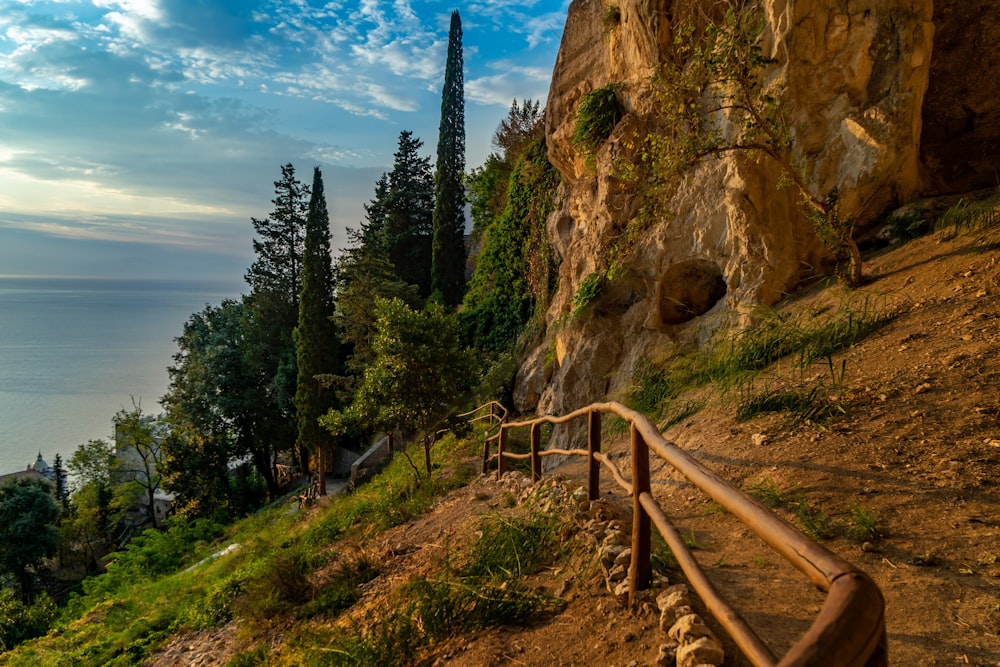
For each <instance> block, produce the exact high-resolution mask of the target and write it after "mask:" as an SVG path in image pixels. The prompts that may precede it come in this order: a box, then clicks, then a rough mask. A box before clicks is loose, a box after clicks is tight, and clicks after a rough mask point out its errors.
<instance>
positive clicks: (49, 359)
mask: <svg viewBox="0 0 1000 667" xmlns="http://www.w3.org/2000/svg"><path fill="white" fill-rule="evenodd" d="M244 288H245V284H243V283H241V282H237V281H228V282H224V281H196V280H132V279H107V278H62V277H60V278H55V277H45V278H39V277H0V474H6V473H10V472H15V471H17V470H23V469H24V468H25V467H26V466H27V465H29V464H32V463H34V462H35V459H36V457H37V456H38V454H39V453H41V455H42V457H43V458H44V460H45V461H46V462H47V463H48V464H49V465H51V464H52V462H53V459H54V458H55V456H56V454H60V455H61V456H62V459H63V461H68V460H69V458H70V457H71V456H72V455H73V452H74V451H75V450H76V448H77V447H78V446H79V445H80V444H82V443H85V442H87V441H89V440H93V439H108V440H110V439H112V433H113V426H112V418H113V417H114V415H115V414H116V413H117V412H118V411H120V410H122V409H127V410H130V409H132V407H133V406H134V405H137V406H139V407H141V408H142V410H143V412H144V413H146V414H154V415H156V414H159V413H160V412H161V407H160V404H159V401H160V398H161V397H162V396H163V395H164V394H165V393H166V391H167V386H168V382H169V376H168V374H167V367H168V366H170V365H171V364H172V363H173V356H174V354H176V353H177V349H178V348H177V343H176V340H175V339H176V338H177V337H178V336H179V335H180V334H181V333H182V331H183V328H184V323H185V322H186V321H187V320H188V319H189V318H190V316H191V315H192V314H193V313H196V312H199V311H201V310H203V309H204V308H205V306H206V305H218V304H220V303H221V302H222V301H223V299H226V298H239V296H240V294H241V293H242V292H243V289H244Z"/></svg>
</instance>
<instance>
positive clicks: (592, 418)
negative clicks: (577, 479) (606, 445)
mask: <svg viewBox="0 0 1000 667" xmlns="http://www.w3.org/2000/svg"><path fill="white" fill-rule="evenodd" d="M587 449H588V450H589V455H588V456H587V460H588V461H589V462H590V468H589V470H588V475H587V490H588V491H589V497H590V499H591V500H597V499H598V498H600V497H601V462H600V461H598V460H597V459H595V458H594V454H597V453H598V452H600V451H601V413H600V412H598V411H597V410H592V411H591V412H590V413H589V414H588V415H587Z"/></svg>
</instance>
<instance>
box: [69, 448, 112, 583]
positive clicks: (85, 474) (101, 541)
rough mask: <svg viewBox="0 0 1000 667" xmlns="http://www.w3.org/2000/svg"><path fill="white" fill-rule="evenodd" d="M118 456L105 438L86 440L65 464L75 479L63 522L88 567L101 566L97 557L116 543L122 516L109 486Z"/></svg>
mask: <svg viewBox="0 0 1000 667" xmlns="http://www.w3.org/2000/svg"><path fill="white" fill-rule="evenodd" d="M117 467H118V459H117V458H115V448H114V445H112V444H111V443H109V442H108V441H107V440H89V441H87V442H85V443H83V444H82V445H80V446H78V447H77V448H76V451H74V452H73V455H72V456H71V457H70V460H69V463H68V468H69V471H70V473H71V474H72V475H73V477H74V479H75V480H76V488H75V489H74V491H73V494H72V507H73V511H72V513H71V514H70V515H69V517H67V519H66V520H64V522H63V527H62V532H63V535H64V537H65V538H66V540H67V541H68V542H70V543H71V544H72V545H73V547H74V548H75V549H77V550H79V551H80V552H81V553H82V554H83V559H82V561H83V562H82V565H83V566H84V567H86V568H87V570H88V571H97V570H99V569H100V564H99V563H98V558H99V557H100V556H101V555H103V554H104V553H106V552H107V551H109V550H111V549H112V548H113V547H114V546H115V530H116V528H117V526H118V522H119V520H120V519H121V517H120V516H119V515H118V513H117V512H116V511H115V509H114V508H113V506H112V500H113V498H114V491H113V488H112V484H113V481H114V479H115V471H116V469H117Z"/></svg>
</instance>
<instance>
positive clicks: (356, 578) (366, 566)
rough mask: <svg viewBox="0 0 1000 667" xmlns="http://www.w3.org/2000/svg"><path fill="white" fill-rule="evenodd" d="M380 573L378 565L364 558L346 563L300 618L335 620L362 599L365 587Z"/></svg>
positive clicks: (333, 575)
mask: <svg viewBox="0 0 1000 667" xmlns="http://www.w3.org/2000/svg"><path fill="white" fill-rule="evenodd" d="M378 573H379V571H378V568H377V567H376V565H375V563H374V562H373V561H372V560H371V559H370V558H368V557H366V556H364V555H362V556H359V557H357V558H352V559H344V560H343V561H341V563H340V564H339V565H338V566H337V567H336V568H335V570H334V571H333V573H332V575H331V576H330V578H329V579H328V580H327V581H325V582H324V583H323V585H322V586H321V587H319V588H318V590H316V593H315V597H314V598H313V599H312V600H310V601H309V602H308V603H307V604H305V605H304V606H303V607H302V608H301V609H300V611H299V612H298V615H299V617H301V618H311V617H313V616H317V615H324V616H328V617H335V616H336V615H337V614H339V613H340V612H342V611H344V610H345V609H348V608H350V607H351V605H353V604H354V603H355V602H357V601H358V600H360V599H361V588H360V587H361V585H362V584H364V583H367V582H369V581H371V580H372V579H374V578H375V577H376V576H378Z"/></svg>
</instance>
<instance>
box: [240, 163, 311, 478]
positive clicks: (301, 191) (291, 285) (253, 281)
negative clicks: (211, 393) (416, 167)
mask: <svg viewBox="0 0 1000 667" xmlns="http://www.w3.org/2000/svg"><path fill="white" fill-rule="evenodd" d="M274 190H275V197H274V199H273V200H272V202H273V204H274V211H273V212H272V213H271V215H270V216H269V217H268V218H265V219H263V220H257V219H252V222H253V226H254V230H255V231H256V234H257V238H255V239H254V241H253V249H254V253H255V254H256V256H257V257H256V260H255V261H254V263H253V264H252V265H251V267H250V269H249V270H248V272H247V275H246V281H247V284H248V285H249V286H250V294H249V295H248V296H247V298H246V303H247V306H248V307H249V309H250V311H251V312H250V318H251V322H252V326H251V328H250V330H249V334H250V339H249V340H248V345H247V348H246V350H247V357H246V359H247V363H248V364H249V367H250V373H251V375H252V377H253V380H252V383H253V386H254V387H255V388H256V392H257V397H256V400H257V402H258V405H257V409H258V410H259V411H260V412H261V413H262V415H261V418H260V419H259V420H258V426H259V427H265V428H267V429H268V430H267V432H260V433H258V434H257V436H258V437H260V438H267V439H270V440H271V441H272V442H275V443H282V445H284V446H289V447H290V446H291V444H292V443H293V441H294V439H295V419H294V415H295V406H294V401H293V399H294V397H295V390H296V382H297V379H298V373H297V371H296V369H295V342H294V341H293V339H292V331H293V330H294V329H295V327H296V326H297V324H298V319H299V294H300V292H301V291H302V255H303V252H304V249H305V224H306V217H307V215H308V212H309V188H308V187H307V186H305V185H303V184H302V183H301V182H300V181H299V180H298V179H297V178H296V177H295V168H294V167H293V166H292V165H291V164H286V165H284V166H283V167H282V168H281V179H280V180H278V181H275V183H274ZM299 455H300V463H301V465H302V467H303V470H308V467H309V459H308V453H307V452H303V451H300V452H299Z"/></svg>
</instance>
